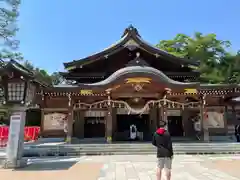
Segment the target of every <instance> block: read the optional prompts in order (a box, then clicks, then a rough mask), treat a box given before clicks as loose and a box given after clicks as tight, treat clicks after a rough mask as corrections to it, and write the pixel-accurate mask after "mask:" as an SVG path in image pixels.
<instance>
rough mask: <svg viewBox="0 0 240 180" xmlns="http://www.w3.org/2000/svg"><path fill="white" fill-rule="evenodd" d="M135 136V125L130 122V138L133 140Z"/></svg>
mask: <svg viewBox="0 0 240 180" xmlns="http://www.w3.org/2000/svg"><path fill="white" fill-rule="evenodd" d="M136 138H137V127H136V126H135V125H134V124H132V125H131V126H130V139H131V140H135V139H136Z"/></svg>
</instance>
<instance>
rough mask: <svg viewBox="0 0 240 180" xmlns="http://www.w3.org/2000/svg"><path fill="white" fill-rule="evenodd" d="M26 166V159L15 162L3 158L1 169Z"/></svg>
mask: <svg viewBox="0 0 240 180" xmlns="http://www.w3.org/2000/svg"><path fill="white" fill-rule="evenodd" d="M26 166H27V160H24V159H21V160H17V161H16V162H11V161H8V160H7V159H5V160H3V163H2V168H3V169H16V168H24V167H26Z"/></svg>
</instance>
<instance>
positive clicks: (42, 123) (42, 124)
mask: <svg viewBox="0 0 240 180" xmlns="http://www.w3.org/2000/svg"><path fill="white" fill-rule="evenodd" d="M43 132H44V110H43V109H42V108H41V126H40V136H41V137H42V136H43Z"/></svg>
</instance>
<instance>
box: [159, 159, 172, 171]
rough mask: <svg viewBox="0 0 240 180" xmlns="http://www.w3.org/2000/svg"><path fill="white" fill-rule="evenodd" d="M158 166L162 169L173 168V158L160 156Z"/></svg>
mask: <svg viewBox="0 0 240 180" xmlns="http://www.w3.org/2000/svg"><path fill="white" fill-rule="evenodd" d="M157 166H158V168H160V169H163V168H166V169H172V158H168V157H162V158H158V162H157Z"/></svg>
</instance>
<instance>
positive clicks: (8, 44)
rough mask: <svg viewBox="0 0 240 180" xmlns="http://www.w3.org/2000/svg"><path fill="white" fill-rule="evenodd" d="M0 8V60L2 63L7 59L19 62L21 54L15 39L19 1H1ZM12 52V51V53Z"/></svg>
mask: <svg viewBox="0 0 240 180" xmlns="http://www.w3.org/2000/svg"><path fill="white" fill-rule="evenodd" d="M1 3H2V4H1V5H2V7H1V8H0V43H1V48H0V59H1V60H2V61H1V62H2V63H3V62H4V61H7V60H9V59H15V60H21V59H22V54H21V53H18V52H14V51H15V50H17V48H18V45H19V41H18V40H16V39H15V36H16V33H17V31H18V27H17V25H16V22H17V18H18V16H19V5H20V3H21V0H1ZM13 50H14V51H13Z"/></svg>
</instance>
